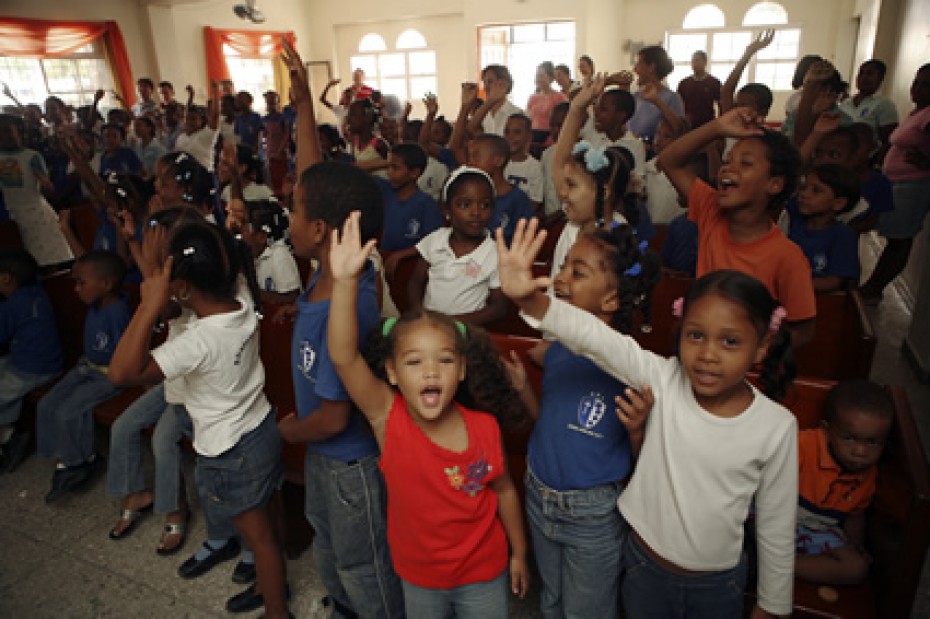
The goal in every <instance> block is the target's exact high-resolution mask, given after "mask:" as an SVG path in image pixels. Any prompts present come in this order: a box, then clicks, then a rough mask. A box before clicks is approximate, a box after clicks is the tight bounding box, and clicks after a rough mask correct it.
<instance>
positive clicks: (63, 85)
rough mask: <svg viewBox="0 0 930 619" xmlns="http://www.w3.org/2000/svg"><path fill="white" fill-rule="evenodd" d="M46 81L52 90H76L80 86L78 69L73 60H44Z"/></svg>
mask: <svg viewBox="0 0 930 619" xmlns="http://www.w3.org/2000/svg"><path fill="white" fill-rule="evenodd" d="M42 66H43V67H44V68H45V81H46V83H47V84H48V89H49V91H51V92H74V91H76V90H80V88H78V81H77V70H76V67H75V65H74V61H73V60H68V59H65V58H52V59H48V60H43V61H42Z"/></svg>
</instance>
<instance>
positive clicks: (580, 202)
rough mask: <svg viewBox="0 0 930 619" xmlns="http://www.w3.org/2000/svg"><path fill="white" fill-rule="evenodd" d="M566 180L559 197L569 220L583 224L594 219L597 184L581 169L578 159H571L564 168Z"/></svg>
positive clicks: (560, 188)
mask: <svg viewBox="0 0 930 619" xmlns="http://www.w3.org/2000/svg"><path fill="white" fill-rule="evenodd" d="M564 175H565V181H564V182H563V183H562V186H561V187H559V199H560V200H561V201H562V208H563V209H565V217H566V218H567V219H568V221H570V222H572V223H574V224H578V225H579V226H583V225H585V224H587V223H590V222H592V221H594V216H595V213H594V202H595V200H596V198H597V184H596V183H595V182H594V179H593V178H592V177H591V175H590V174H588V173H587V172H585V171H584V170H582V169H581V164H579V163H578V162H577V161H569V162H567V163H566V164H565V168H564Z"/></svg>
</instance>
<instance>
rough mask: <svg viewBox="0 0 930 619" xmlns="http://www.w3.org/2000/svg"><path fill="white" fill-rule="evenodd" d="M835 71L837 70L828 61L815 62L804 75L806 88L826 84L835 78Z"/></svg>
mask: <svg viewBox="0 0 930 619" xmlns="http://www.w3.org/2000/svg"><path fill="white" fill-rule="evenodd" d="M835 71H836V69H835V68H833V65H832V64H830V63H829V62H827V61H826V60H821V61H819V62H815V63H813V64H812V65H811V66H810V68H809V69H808V70H807V73H806V74H805V75H804V86H805V87H808V86H813V85H815V84H820V83H821V82H825V81H827V80H829V79H830V78H831V77H833V73H834V72H835Z"/></svg>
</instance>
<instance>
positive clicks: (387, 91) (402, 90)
mask: <svg viewBox="0 0 930 619" xmlns="http://www.w3.org/2000/svg"><path fill="white" fill-rule="evenodd" d="M381 94H382V95H394V96H395V97H397V98H398V99H400V100H402V101H406V100H407V98H408V97H407V80H406V79H404V78H403V77H392V78H381Z"/></svg>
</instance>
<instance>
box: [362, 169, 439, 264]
mask: <svg viewBox="0 0 930 619" xmlns="http://www.w3.org/2000/svg"><path fill="white" fill-rule="evenodd" d="M376 180H377V181H378V185H380V186H381V195H383V196H384V228H383V229H382V231H381V250H382V251H395V250H398V249H407V248H408V247H413V246H414V245H416V244H417V243H418V242H419V241H420V239H422V238H423V237H424V236H426V235H427V234H429V233H430V232H432V231H433V230H436V229H437V228H441V227H442V224H443V221H442V213H441V212H440V211H439V205H437V204H436V201H435V200H433V199H432V198H431V197H430V196H429V194H427V193H425V192H423V191H420V190H419V189H417V190H416V191H415V192H414V193H413V195H412V196H410V197H409V198H407V199H406V200H404V201H403V202H401V201H400V200H398V199H397V192H396V191H395V190H394V189H393V188H392V187H391V184H390V183H388V182H387V181H386V180H384V179H383V178H377V177H376Z"/></svg>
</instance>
